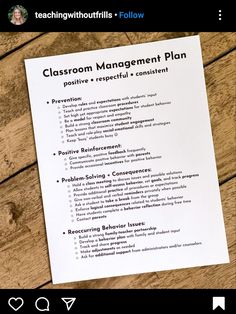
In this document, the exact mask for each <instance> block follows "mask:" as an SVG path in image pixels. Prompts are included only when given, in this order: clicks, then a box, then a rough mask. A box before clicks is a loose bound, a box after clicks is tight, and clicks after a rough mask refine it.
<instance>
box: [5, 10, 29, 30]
mask: <svg viewBox="0 0 236 314" xmlns="http://www.w3.org/2000/svg"><path fill="white" fill-rule="evenodd" d="M27 18H28V12H27V10H26V9H25V8H24V7H23V6H22V5H14V6H13V7H11V8H10V10H9V11H8V19H9V21H10V22H11V23H12V24H14V25H22V24H24V23H25V22H26V20H27Z"/></svg>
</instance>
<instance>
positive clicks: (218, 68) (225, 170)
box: [0, 35, 236, 182]
mask: <svg viewBox="0 0 236 314" xmlns="http://www.w3.org/2000/svg"><path fill="white" fill-rule="evenodd" d="M111 37H112V35H111ZM101 38H103V39H104V42H103V41H102V39H101ZM101 38H100V42H101V43H102V44H103V45H107V43H106V40H109V39H108V37H107V36H104V37H101ZM112 39H114V38H113V37H112ZM123 39H124V41H125V40H126V38H125V37H124V38H123ZM116 40H118V39H117V37H116ZM97 41H98V40H97ZM115 42H116V41H115V39H114V42H113V43H112V44H115ZM126 43H127V41H126ZM102 44H100V45H102ZM20 55H21V53H20ZM20 55H19V54H17V58H21V56H20ZM9 57H10V56H9ZM7 59H8V58H7ZM15 59H16V58H12V59H11V60H10V61H12V62H11V64H15V65H16V67H17V65H18V67H19V62H20V61H19V60H17V61H16V63H14V62H15ZM8 63H9V62H7V64H8ZM23 71H24V69H23V68H22V77H23V79H21V81H20V82H19V85H20V86H21V87H20V88H21V89H22V92H21V93H20V91H18V92H17V93H19V94H17V95H18V96H16V93H15V92H14V90H13V88H15V87H14V86H15V84H13V85H12V86H11V83H10V81H12V80H13V77H12V75H15V74H14V71H12V75H10V76H8V74H5V78H6V79H7V81H8V82H9V84H6V85H5V89H4V90H3V91H2V92H0V125H2V128H0V160H2V162H1V165H0V182H1V181H2V180H4V179H6V178H8V177H9V176H11V175H13V174H14V173H16V172H17V171H19V170H20V169H22V168H25V167H26V166H28V165H30V164H32V163H34V162H35V161H36V156H35V145H34V138H33V131H32V121H31V116H30V114H29V103H28V95H27V87H26V82H25V77H24V73H23ZM0 72H1V70H0ZM4 73H6V72H4ZM8 73H9V72H8ZM0 77H1V74H0ZM205 77H206V86H207V92H208V100H209V110H210V116H211V123H212V131H213V139H214V144H215V153H216V161H217V169H218V177H219V180H220V182H221V181H224V180H226V179H227V178H229V177H231V176H232V175H234V174H235V173H236V170H235V160H236V157H235V145H234V141H235V135H234V121H235V119H236V118H235V110H234V106H235V88H234V85H235V81H236V78H235V51H233V52H231V53H229V54H228V55H226V56H225V57H222V58H220V59H219V60H217V61H216V62H214V63H212V64H211V65H209V66H207V67H206V68H205ZM19 79H20V78H18V79H16V81H19ZM22 84H23V85H22ZM0 90H1V89H0ZM17 90H18V87H17ZM14 95H15V96H14Z"/></svg>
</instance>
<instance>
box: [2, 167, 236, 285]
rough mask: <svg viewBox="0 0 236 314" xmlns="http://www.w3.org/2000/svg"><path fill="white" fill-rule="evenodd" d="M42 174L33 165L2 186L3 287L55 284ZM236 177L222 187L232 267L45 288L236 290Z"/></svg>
mask: <svg viewBox="0 0 236 314" xmlns="http://www.w3.org/2000/svg"><path fill="white" fill-rule="evenodd" d="M37 171H38V169H37V166H36V165H33V166H31V167H29V168H28V169H26V170H25V171H23V172H21V173H19V174H18V175H16V176H15V177H13V178H11V179H9V180H7V181H6V182H4V183H3V184H2V185H1V195H0V277H1V280H0V288H18V287H23V288H35V287H38V286H41V285H42V284H44V283H46V282H48V281H50V279H51V276H50V269H49V262H48V253H47V243H46V235H45V227H44V217H43V209H42V202H41V195H40V189H39V179H38V172H37ZM235 186H236V178H234V179H231V180H230V181H228V182H227V183H225V184H223V185H222V186H221V198H222V205H223V211H224V219H225V225H226V232H227V239H228V247H229V251H230V259H231V263H230V264H223V265H216V266H207V267H196V268H189V269H180V270H172V271H164V272H156V273H150V274H140V275H135V276H123V277H115V278H107V279H99V280H91V281H82V282H77V283H74V284H65V285H52V284H47V285H45V287H44V288H51V287H53V288H62V287H63V288H64V287H65V288H170V287H173V288H187V287H193V288H233V287H235V283H236V281H235V271H234V269H235V251H236V247H235V230H234V228H235V220H236V219H235V210H234V208H235V192H236V191H235Z"/></svg>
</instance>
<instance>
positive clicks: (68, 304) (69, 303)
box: [61, 298, 76, 311]
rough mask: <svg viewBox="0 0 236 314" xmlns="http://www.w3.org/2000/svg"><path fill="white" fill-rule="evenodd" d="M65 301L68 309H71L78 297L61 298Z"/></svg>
mask: <svg viewBox="0 0 236 314" xmlns="http://www.w3.org/2000/svg"><path fill="white" fill-rule="evenodd" d="M61 299H62V301H63V302H65V304H66V308H67V311H69V310H70V309H71V307H72V305H73V304H74V302H75V300H76V298H61Z"/></svg>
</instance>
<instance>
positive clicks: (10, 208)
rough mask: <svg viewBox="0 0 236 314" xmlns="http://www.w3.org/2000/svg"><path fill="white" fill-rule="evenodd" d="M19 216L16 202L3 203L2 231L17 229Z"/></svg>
mask: <svg viewBox="0 0 236 314" xmlns="http://www.w3.org/2000/svg"><path fill="white" fill-rule="evenodd" d="M17 218H18V215H17V208H16V204H15V203H13V202H8V203H5V204H3V206H2V208H1V209H0V232H1V233H2V232H4V230H9V229H11V230H12V229H15V227H16V219H17Z"/></svg>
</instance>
